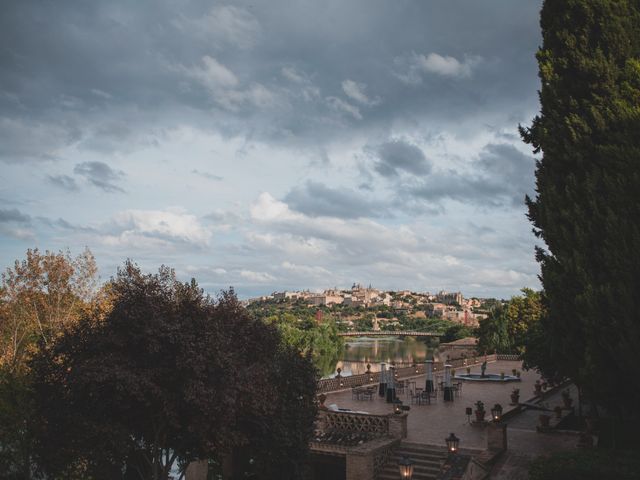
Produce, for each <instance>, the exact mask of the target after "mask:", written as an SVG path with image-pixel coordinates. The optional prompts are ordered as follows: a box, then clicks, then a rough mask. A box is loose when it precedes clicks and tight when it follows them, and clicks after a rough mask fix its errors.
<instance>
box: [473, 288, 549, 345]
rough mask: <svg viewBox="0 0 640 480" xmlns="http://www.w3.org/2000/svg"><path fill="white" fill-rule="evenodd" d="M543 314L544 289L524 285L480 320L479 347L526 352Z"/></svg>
mask: <svg viewBox="0 0 640 480" xmlns="http://www.w3.org/2000/svg"><path fill="white" fill-rule="evenodd" d="M541 314H542V301H541V295H540V292H536V291H534V290H531V289H530V288H523V289H522V295H516V296H514V297H511V299H510V300H509V301H508V302H506V303H505V304H501V305H499V306H497V307H495V308H494V309H493V310H492V311H491V312H490V314H489V316H488V317H487V318H485V319H483V320H480V322H479V324H480V326H479V328H478V348H479V350H480V351H486V352H493V351H494V350H496V351H498V352H499V353H512V354H522V353H523V352H524V350H525V345H526V344H527V343H528V341H530V340H531V338H532V335H533V333H532V332H533V331H537V330H535V329H537V328H538V327H537V325H538V323H539V321H540V316H541Z"/></svg>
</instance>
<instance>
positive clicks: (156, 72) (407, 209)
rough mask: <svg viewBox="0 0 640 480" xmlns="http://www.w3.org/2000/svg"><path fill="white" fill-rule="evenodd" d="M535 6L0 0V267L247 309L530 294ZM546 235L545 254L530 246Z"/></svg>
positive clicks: (359, 0)
mask: <svg viewBox="0 0 640 480" xmlns="http://www.w3.org/2000/svg"><path fill="white" fill-rule="evenodd" d="M540 4H541V2H539V1H533V2H513V1H511V0H499V1H494V2H474V1H457V0H452V1H449V2H387V1H382V0H380V1H378V0H374V1H371V0H354V1H350V2H344V1H339V0H329V1H325V2H317V1H312V0H302V1H298V2H284V1H282V0H273V1H271V2H249V1H243V0H239V1H234V2H227V3H219V2H216V3H212V2H209V1H204V0H185V1H182V2H169V1H153V2H151V1H150V0H144V1H140V2H135V3H132V2H127V1H123V0H114V1H111V2H88V3H86V4H83V5H82V6H81V7H79V6H78V4H77V2H71V1H67V0H60V1H57V2H44V3H43V2H8V3H6V4H5V5H3V14H2V16H0V41H1V42H2V45H4V48H3V50H2V52H1V53H0V167H1V170H0V172H1V173H0V257H1V258H2V259H3V262H2V267H7V266H9V265H11V264H12V263H13V261H14V260H15V259H21V258H24V253H25V250H26V249H27V248H33V247H38V248H40V249H41V250H47V249H48V250H54V251H57V250H59V249H67V248H68V249H69V250H70V251H71V253H72V254H77V253H80V251H81V250H82V249H84V248H85V246H86V247H89V248H90V249H91V250H92V252H93V253H94V254H95V256H96V259H97V261H98V265H99V269H100V270H99V273H100V276H101V278H102V280H105V279H108V278H109V277H111V276H112V275H115V273H116V269H117V268H118V266H121V265H122V264H123V262H124V261H125V260H126V259H127V258H131V259H133V260H134V261H135V262H137V263H138V264H139V265H140V266H141V267H142V268H143V269H144V270H147V271H156V270H157V268H158V267H159V266H160V265H161V264H165V265H168V266H170V267H173V268H175V269H176V272H177V274H178V276H179V278H180V279H182V280H188V279H190V278H191V277H194V278H196V279H197V280H198V282H199V283H200V285H201V286H202V287H203V288H205V290H206V291H207V292H209V293H212V294H215V293H216V292H218V291H220V290H221V289H227V288H229V287H230V286H233V287H234V288H235V290H236V291H237V292H238V294H239V296H240V297H241V298H248V297H254V296H259V295H261V294H264V293H265V292H273V291H278V290H285V289H292V288H295V287H296V286H299V285H303V286H304V287H308V288H310V289H322V288H326V287H327V285H334V284H335V285H347V286H348V285H350V284H351V283H352V282H353V281H354V280H355V281H361V282H362V283H363V284H369V283H372V284H373V285H375V286H376V287H378V288H381V289H384V290H398V289H409V290H414V291H415V290H419V291H424V290H429V291H435V290H440V289H445V290H460V291H462V292H464V294H465V295H469V296H478V297H496V298H509V297H510V296H512V295H514V294H517V293H518V292H519V290H520V289H521V288H522V287H531V288H539V281H538V278H537V275H538V271H539V267H538V265H537V264H536V262H535V259H534V246H535V245H536V244H540V240H537V239H536V238H535V237H534V236H533V234H532V233H531V225H530V224H529V222H528V220H527V219H526V217H525V211H526V209H525V206H524V200H523V199H524V196H525V194H529V195H531V194H534V168H535V159H534V157H533V154H532V153H531V150H530V148H529V147H528V146H526V145H524V144H523V143H522V142H521V140H520V138H519V136H518V133H517V126H518V124H519V123H520V124H524V125H526V124H528V123H529V122H530V121H531V119H532V118H533V116H534V115H535V114H536V112H537V111H538V109H539V106H538V105H539V104H538V98H537V95H536V90H537V89H538V88H539V81H538V78H537V66H536V61H535V57H534V55H535V53H536V50H537V48H538V46H539V44H540V43H541V38H540V32H539V25H538V21H539V17H538V14H539V9H540ZM541 246H542V245H541Z"/></svg>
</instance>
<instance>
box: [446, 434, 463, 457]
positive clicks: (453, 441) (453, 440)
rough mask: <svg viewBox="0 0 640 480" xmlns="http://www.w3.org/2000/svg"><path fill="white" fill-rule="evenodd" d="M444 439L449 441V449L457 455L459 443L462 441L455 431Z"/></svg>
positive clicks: (452, 453)
mask: <svg viewBox="0 0 640 480" xmlns="http://www.w3.org/2000/svg"><path fill="white" fill-rule="evenodd" d="M444 441H445V442H447V451H448V452H449V453H450V454H451V455H455V453H456V452H457V451H458V444H459V443H460V439H459V438H458V437H456V436H455V434H454V433H451V435H449V436H448V437H447V438H445V439H444Z"/></svg>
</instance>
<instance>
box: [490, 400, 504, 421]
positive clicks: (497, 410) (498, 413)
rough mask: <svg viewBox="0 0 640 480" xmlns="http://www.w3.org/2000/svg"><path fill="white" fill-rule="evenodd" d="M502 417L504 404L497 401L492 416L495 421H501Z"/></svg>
mask: <svg viewBox="0 0 640 480" xmlns="http://www.w3.org/2000/svg"><path fill="white" fill-rule="evenodd" d="M500 417H502V405H500V404H499V403H496V404H495V405H494V406H493V408H492V409H491V418H493V421H494V422H499V421H500Z"/></svg>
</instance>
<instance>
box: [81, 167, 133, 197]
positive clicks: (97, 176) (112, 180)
mask: <svg viewBox="0 0 640 480" xmlns="http://www.w3.org/2000/svg"><path fill="white" fill-rule="evenodd" d="M73 173H75V174H77V175H80V176H82V177H84V178H85V179H86V180H87V181H89V183H91V184H92V185H94V186H96V187H98V188H100V189H102V190H104V191H105V192H108V193H113V192H124V189H122V188H121V187H119V186H118V185H116V182H118V181H119V180H120V179H121V178H122V177H123V176H124V173H123V172H120V171H116V170H114V169H112V168H111V167H110V166H109V165H107V164H106V163H104V162H82V163H79V164H77V165H76V166H75V167H74V169H73Z"/></svg>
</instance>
